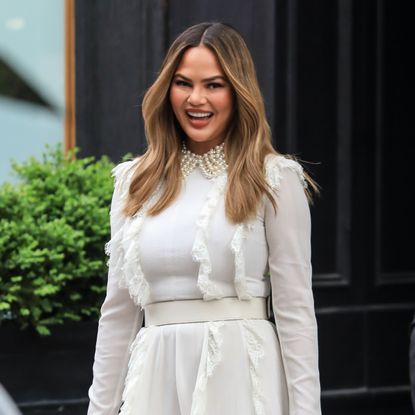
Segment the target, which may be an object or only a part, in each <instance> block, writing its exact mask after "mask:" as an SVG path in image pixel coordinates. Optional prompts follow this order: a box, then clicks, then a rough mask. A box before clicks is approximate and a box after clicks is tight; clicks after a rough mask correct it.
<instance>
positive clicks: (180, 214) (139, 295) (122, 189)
mask: <svg viewBox="0 0 415 415" xmlns="http://www.w3.org/2000/svg"><path fill="white" fill-rule="evenodd" d="M136 163H137V159H135V160H133V161H128V162H124V163H121V164H120V165H118V166H117V167H116V168H115V169H114V175H115V177H116V181H117V184H116V190H117V185H118V187H119V189H118V191H117V192H115V193H114V198H115V200H113V204H115V206H113V209H112V211H113V214H114V215H115V211H117V210H119V209H120V208H121V205H122V204H123V203H124V202H125V195H126V192H127V189H128V186H129V182H130V180H131V177H132V173H133V167H134V165H135V164H136ZM286 168H288V170H291V172H292V173H293V172H295V173H293V174H294V175H296V176H297V180H298V179H300V181H301V183H302V184H303V186H305V185H306V182H305V180H304V175H303V170H302V167H301V165H300V164H299V163H297V162H296V161H293V160H291V159H288V158H285V157H283V156H281V155H269V156H268V157H267V159H266V172H267V179H268V182H269V184H270V185H271V187H272V188H273V189H274V190H276V189H277V187H278V184H279V181H280V180H281V175H282V172H283V170H285V169H286ZM182 180H183V183H182V187H181V191H180V194H179V196H178V198H176V200H175V201H174V202H173V203H172V204H171V205H170V206H168V207H167V208H166V209H164V210H163V211H162V212H161V213H159V214H157V215H155V216H149V215H147V214H146V212H147V210H148V207H149V206H150V205H151V203H152V201H154V200H155V199H156V198H157V195H158V194H159V192H160V189H161V187H159V189H158V190H157V191H156V192H155V193H154V195H153V199H152V200H150V201H148V203H147V205H145V206H144V207H143V208H142V209H141V210H140V211H139V212H138V213H137V214H136V215H135V216H134V217H132V218H126V219H122V220H121V225H120V226H119V227H118V228H119V229H118V232H117V234H116V235H115V236H114V237H113V239H112V241H110V245H111V244H112V243H115V244H116V245H119V246H120V249H118V252H119V255H120V258H118V259H117V261H119V263H120V264H121V263H122V262H123V261H124V262H125V263H126V266H124V267H123V269H122V270H121V268H120V273H119V280H120V285H121V286H124V287H127V288H128V289H129V291H130V294H131V296H132V297H133V298H134V300H135V302H136V303H137V304H138V305H140V306H141V307H142V308H143V307H145V305H146V304H148V303H152V302H158V301H169V300H179V299H192V298H204V299H205V300H210V299H217V298H222V297H236V296H237V297H239V299H241V300H249V299H250V298H251V297H253V296H254V297H267V296H268V295H269V293H270V280H269V278H268V270H269V267H268V258H269V247H268V244H267V239H266V229H265V223H266V221H265V212H266V209H265V207H266V204H267V201H266V200H265V196H263V199H262V201H261V203H260V204H259V206H258V207H257V214H256V217H255V218H254V219H253V220H249V221H247V222H246V223H243V224H238V225H235V224H233V223H231V222H230V221H229V220H228V218H227V217H226V215H225V191H226V190H225V189H226V182H227V174H226V172H225V173H222V174H220V175H218V176H216V177H212V178H206V177H205V176H204V175H203V174H202V171H201V169H200V168H199V167H196V168H195V169H194V170H193V171H192V172H191V173H190V174H189V175H187V176H186V177H183V178H182ZM268 203H269V202H268ZM108 251H110V249H108ZM108 253H110V252H108ZM110 260H111V259H110Z"/></svg>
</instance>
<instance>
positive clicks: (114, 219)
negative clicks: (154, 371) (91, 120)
mask: <svg viewBox="0 0 415 415" xmlns="http://www.w3.org/2000/svg"><path fill="white" fill-rule="evenodd" d="M129 163H131V162H124V163H121V164H120V165H118V166H117V167H116V168H115V169H114V170H113V174H114V176H115V189H114V192H113V196H112V202H111V214H110V217H111V241H110V244H111V249H110V252H108V253H109V255H110V260H109V262H108V264H109V269H108V282H107V293H106V297H105V300H104V302H103V304H102V307H101V317H100V319H99V323H98V335H97V341H96V349H95V359H94V364H93V382H92V385H91V387H90V388H89V391H88V395H89V399H90V402H89V407H88V415H116V414H118V411H119V408H120V406H121V396H122V391H123V387H124V381H125V377H126V373H127V368H128V360H129V356H130V345H131V343H132V342H133V340H134V338H135V336H136V335H137V333H138V331H139V329H140V328H141V326H142V323H143V311H142V310H140V309H139V307H137V306H136V305H135V304H134V302H133V300H132V299H131V297H130V295H129V293H128V290H127V289H125V288H120V287H119V285H118V281H119V278H120V275H119V273H120V272H121V269H122V268H121V267H117V265H116V263H117V261H116V259H115V258H111V256H112V255H113V254H114V255H115V252H116V250H117V244H119V243H120V241H119V240H118V242H117V235H119V234H120V233H121V230H122V225H123V223H124V218H123V217H122V216H121V214H120V212H121V208H122V203H123V198H122V196H121V195H122V193H123V192H125V189H123V187H125V185H124V184H123V180H121V177H120V176H121V175H124V174H125V170H126V167H128V165H129ZM118 239H119V238H118Z"/></svg>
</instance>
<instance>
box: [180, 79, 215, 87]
mask: <svg viewBox="0 0 415 415" xmlns="http://www.w3.org/2000/svg"><path fill="white" fill-rule="evenodd" d="M175 85H177V86H191V84H190V83H189V82H187V81H183V80H177V81H175ZM207 87H208V89H216V88H222V87H223V85H222V84H220V83H218V82H210V83H208V84H207Z"/></svg>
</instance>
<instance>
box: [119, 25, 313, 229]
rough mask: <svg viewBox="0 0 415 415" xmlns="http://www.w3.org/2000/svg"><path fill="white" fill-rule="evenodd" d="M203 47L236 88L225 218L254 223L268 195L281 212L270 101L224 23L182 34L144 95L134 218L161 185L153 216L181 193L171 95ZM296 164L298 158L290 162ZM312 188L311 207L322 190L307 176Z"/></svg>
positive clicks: (132, 195)
mask: <svg viewBox="0 0 415 415" xmlns="http://www.w3.org/2000/svg"><path fill="white" fill-rule="evenodd" d="M199 45H203V46H206V47H208V48H209V49H210V50H211V51H213V52H214V54H215V55H216V57H217V59H218V61H219V63H220V65H221V67H222V70H223V72H224V74H225V76H226V78H227V80H228V82H229V83H230V85H231V88H232V90H233V94H234V97H235V100H234V105H235V108H234V114H233V118H232V120H231V122H230V125H229V127H228V130H227V133H226V137H225V146H224V151H225V158H226V161H227V164H228V183H227V188H226V197H225V213H226V216H227V218H228V219H229V220H230V222H232V223H235V224H236V223H242V222H244V221H245V220H247V219H249V218H251V217H254V215H255V214H256V209H257V206H258V203H259V201H260V199H261V197H262V196H263V194H265V195H266V196H267V197H268V198H269V199H270V201H271V203H272V204H273V207H274V209H276V202H275V200H274V197H273V194H272V191H271V189H270V188H269V185H268V184H267V182H266V178H265V171H264V160H265V156H266V155H267V154H269V153H272V154H279V153H278V152H277V151H276V150H275V149H274V148H273V146H272V141H271V131H270V127H269V125H268V122H267V119H266V113H265V106H264V100H263V98H262V95H261V91H260V89H259V85H258V80H257V76H256V71H255V67H254V63H253V61H252V57H251V54H250V52H249V50H248V48H247V46H246V44H245V41H244V40H243V38H242V36H241V35H240V34H239V33H238V32H237V31H236V30H235V29H234V28H233V27H232V26H230V25H227V24H224V23H200V24H197V25H195V26H191V27H190V28H188V29H187V30H185V31H184V32H183V33H182V34H180V35H179V36H178V37H177V38H176V40H175V41H174V42H173V44H172V45H171V46H170V48H169V50H168V51H167V54H166V57H165V59H164V61H163V63H162V66H161V69H160V71H159V74H158V76H157V79H156V80H155V81H154V83H153V84H152V85H151V87H150V88H149V89H148V90H147V92H146V93H145V95H144V99H143V104H142V113H143V118H144V126H145V134H146V138H147V144H148V146H147V150H146V152H145V153H144V154H143V155H142V156H140V158H139V160H138V163H137V165H136V171H135V172H134V174H133V177H132V181H131V184H130V188H129V195H128V199H127V202H126V204H125V207H124V213H125V214H126V215H129V216H132V215H133V214H134V213H136V212H137V210H138V209H140V208H141V207H142V206H143V204H144V203H145V202H146V201H147V200H148V199H149V198H150V196H151V195H152V194H153V192H154V191H155V190H156V188H157V186H158V184H159V183H160V182H164V184H165V186H163V191H162V192H161V194H160V197H159V198H158V200H157V201H156V202H155V203H154V204H153V205H152V207H150V209H149V210H148V212H147V214H149V215H150V216H152V215H156V214H158V213H160V212H161V211H162V210H163V209H165V208H167V207H168V206H169V205H170V204H171V203H172V202H173V201H174V200H175V199H176V197H177V196H178V195H179V192H180V189H181V182H182V181H181V180H180V178H181V170H180V156H181V146H182V139H183V131H182V130H181V128H180V125H179V123H178V122H176V120H175V115H174V113H173V109H172V107H171V104H170V99H169V92H170V87H171V83H172V79H173V77H174V74H175V71H176V69H177V67H178V66H179V64H180V61H181V59H182V57H183V55H184V53H185V52H186V51H187V50H188V49H189V48H192V47H197V46H199ZM289 157H290V158H294V159H295V157H294V156H289ZM305 178H306V180H307V182H308V184H310V186H308V187H307V189H306V194H307V198H308V200H309V202H312V195H311V191H310V187H311V188H312V190H314V191H316V192H318V188H317V186H318V185H317V184H316V183H315V182H314V181H313V180H312V179H311V177H310V176H309V175H308V174H307V173H305Z"/></svg>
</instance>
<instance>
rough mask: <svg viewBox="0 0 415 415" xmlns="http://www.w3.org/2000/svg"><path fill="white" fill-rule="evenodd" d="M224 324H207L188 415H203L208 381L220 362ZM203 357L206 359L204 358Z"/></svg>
mask: <svg viewBox="0 0 415 415" xmlns="http://www.w3.org/2000/svg"><path fill="white" fill-rule="evenodd" d="M224 324H225V323H224V322H223V321H212V322H209V323H207V344H206V346H205V347H206V349H205V350H206V351H205V353H203V355H202V361H201V363H200V366H199V371H198V374H197V380H196V386H195V389H194V392H193V397H192V409H191V411H190V415H205V410H206V386H207V383H208V379H209V378H210V377H211V376H212V375H213V373H214V371H215V368H216V367H217V366H218V364H219V363H220V361H221V360H222V351H221V348H222V343H223V337H222V333H221V331H220V329H221V327H222V326H223V325H224ZM204 356H206V357H205V358H204Z"/></svg>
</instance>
